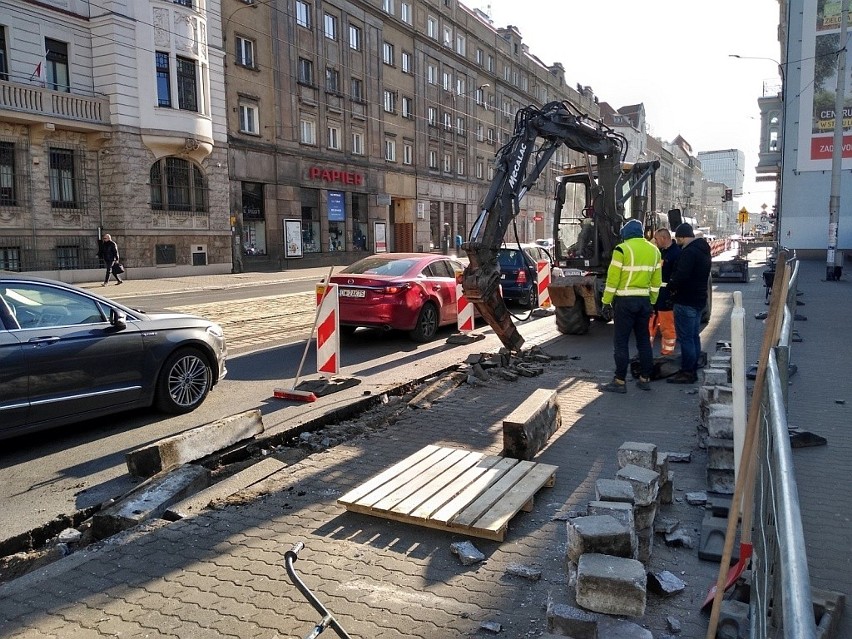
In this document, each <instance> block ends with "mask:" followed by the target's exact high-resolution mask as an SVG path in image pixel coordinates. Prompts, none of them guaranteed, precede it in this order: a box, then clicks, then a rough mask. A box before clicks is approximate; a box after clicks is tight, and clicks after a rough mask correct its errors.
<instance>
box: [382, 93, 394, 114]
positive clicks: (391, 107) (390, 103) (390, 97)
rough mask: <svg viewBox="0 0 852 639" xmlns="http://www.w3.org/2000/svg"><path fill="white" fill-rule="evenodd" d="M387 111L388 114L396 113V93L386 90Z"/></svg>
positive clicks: (385, 102) (385, 103)
mask: <svg viewBox="0 0 852 639" xmlns="http://www.w3.org/2000/svg"><path fill="white" fill-rule="evenodd" d="M384 105H385V111H387V112H388V113H396V93H395V92H394V91H388V90H387V89H385V99H384Z"/></svg>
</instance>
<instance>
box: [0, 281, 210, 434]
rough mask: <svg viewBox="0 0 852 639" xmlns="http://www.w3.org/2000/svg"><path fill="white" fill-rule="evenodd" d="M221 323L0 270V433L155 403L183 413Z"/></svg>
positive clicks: (193, 401) (200, 388)
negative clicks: (138, 307)
mask: <svg viewBox="0 0 852 639" xmlns="http://www.w3.org/2000/svg"><path fill="white" fill-rule="evenodd" d="M226 354H227V349H226V346H225V338H224V335H223V333H222V328H221V327H220V326H219V325H218V324H215V323H213V322H210V321H208V320H205V319H201V318H199V317H193V316H191V315H183V314H180V313H144V312H141V311H136V310H133V309H131V308H128V307H126V306H122V305H120V304H118V303H116V302H114V301H112V300H109V299H106V298H105V297H101V296H100V295H96V294H95V293H91V292H89V291H86V290H84V289H81V288H77V287H75V286H71V285H69V284H64V283H61V282H56V281H53V280H48V279H42V278H36V277H25V276H21V275H16V274H11V273H4V274H0V439H3V438H7V437H14V436H17V435H19V434H22V433H26V432H30V431H35V430H39V429H42V428H49V427H54V426H62V425H64V424H69V423H72V422H76V421H81V420H84V419H91V418H93V417H99V416H102V415H107V414H110V413H115V412H118V411H123V410H128V409H132V408H138V407H145V406H151V405H156V407H157V408H158V409H160V410H162V411H164V412H167V413H174V414H179V413H188V412H189V411H192V410H194V409H195V408H197V407H198V406H200V405H201V403H202V402H203V401H204V399H205V398H206V397H207V394H208V393H209V392H210V390H211V389H212V388H213V386H214V385H215V384H216V383H217V382H218V381H219V380H220V379H222V378H223V377H224V376H225V373H226V369H225V357H226Z"/></svg>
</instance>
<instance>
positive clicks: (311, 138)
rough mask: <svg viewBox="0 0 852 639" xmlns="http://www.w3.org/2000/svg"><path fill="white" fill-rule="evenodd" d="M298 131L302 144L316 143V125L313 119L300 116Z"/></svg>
mask: <svg viewBox="0 0 852 639" xmlns="http://www.w3.org/2000/svg"><path fill="white" fill-rule="evenodd" d="M299 128H300V133H301V138H300V140H301V142H302V144H316V143H317V125H316V122H314V121H313V120H308V119H306V118H302V121H301V123H300V125H299Z"/></svg>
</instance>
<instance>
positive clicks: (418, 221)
mask: <svg viewBox="0 0 852 639" xmlns="http://www.w3.org/2000/svg"><path fill="white" fill-rule="evenodd" d="M223 31H224V34H225V47H226V52H227V53H226V64H225V68H226V84H227V93H228V101H229V105H231V108H229V109H228V118H229V127H228V130H229V155H230V161H229V166H230V178H231V200H230V206H231V211H232V214H234V216H235V217H236V218H237V219H236V224H237V227H238V230H239V235H240V241H241V243H242V244H243V246H244V249H245V250H244V252H245V253H249V254H248V255H245V256H244V257H243V258H242V259H243V260H244V261H246V262H248V261H252V262H254V263H255V264H254V265H253V268H258V267H260V265H266V266H268V267H269V268H281V267H288V268H292V267H294V266H298V265H304V266H307V265H320V264H345V263H349V262H351V261H353V260H354V259H357V257H359V256H361V255H363V254H365V253H366V252H372V251H382V250H397V251H409V250H414V251H418V250H423V251H429V250H442V249H445V250H455V246H456V242H457V239H458V238H464V239H466V238H467V234H468V233H469V231H470V229H471V227H472V226H473V223H474V221H475V219H476V217H477V216H478V215H479V212H480V211H479V204H480V202H481V200H482V198H483V196H484V195H485V193H486V191H487V189H488V187H489V186H490V180H491V178H492V177H493V171H494V155H495V152H496V151H497V150H498V149H499V148H500V146H501V145H503V144H504V143H506V142H507V141H508V140H509V139H510V136H511V135H512V132H513V130H514V125H515V115H516V113H517V112H518V110H519V109H520V108H521V107H524V106H527V105H529V104H535V105H539V106H540V105H542V104H544V103H547V102H550V101H553V100H568V101H570V102H571V103H573V104H574V105H576V106H577V107H578V108H579V109H580V110H581V111H583V112H584V113H587V114H590V115H592V116H593V117H598V116H599V111H598V107H597V104H596V101H595V99H594V96H592V95H589V94H586V93H581V92H578V91H575V90H574V89H572V88H570V87H568V86H566V84H565V78H564V69H563V67H562V65H561V64H559V63H554V64H552V65H546V64H544V63H542V62H541V61H540V60H539V59H538V58H536V57H535V56H534V55H533V54H532V53H531V52H530V51H529V49H528V47H527V45H526V44H525V43H524V42H523V39H522V37H521V34H520V33H519V32H518V30H517V29H516V28H514V27H511V26H510V27H507V28H495V27H494V25H493V24H492V23H491V21H490V20H489V19H488V17H487V16H486V15H485V14H484V13H482V12H480V11H478V10H471V9H469V8H467V7H465V6H464V5H462V4H460V3H458V2H457V0H416V1H415V0H381V1H380V0H352V1H348V2H347V1H337V2H318V1H311V0H294V2H292V3H285V2H284V1H283V0H280V1H276V0H273V1H271V2H268V3H246V2H243V1H242V0H239V1H238V0H230V1H229V2H225V3H224V7H223ZM580 161H582V158H581V156H579V154H576V153H574V152H571V151H568V150H567V149H564V148H563V149H562V150H560V151H559V152H558V153H557V154H556V155H555V156H554V158H553V160H552V162H553V165H554V167H553V169H554V170H552V171H546V172H545V173H544V174H543V176H542V179H541V180H540V181H539V183H538V184H537V185H536V186H535V187H534V188H533V189H532V190H531V191H530V192H529V193H528V194H527V196H526V197H525V198H524V200H522V202H521V210H520V213H519V215H518V217H517V219H516V222H517V236H518V239H520V240H522V241H530V240H533V239H535V238H537V237H546V236H549V235H550V232H549V230H548V229H549V228H550V227H551V220H552V212H551V211H550V208H551V207H552V195H551V194H552V193H553V188H554V179H555V174H556V172H557V169H558V168H559V167H561V166H562V165H564V164H567V163H574V164H577V163H578V162H580ZM511 239H514V231H512V230H510V231H509V233H508V234H507V240H511ZM258 263H259V264H258ZM247 267H248V265H247Z"/></svg>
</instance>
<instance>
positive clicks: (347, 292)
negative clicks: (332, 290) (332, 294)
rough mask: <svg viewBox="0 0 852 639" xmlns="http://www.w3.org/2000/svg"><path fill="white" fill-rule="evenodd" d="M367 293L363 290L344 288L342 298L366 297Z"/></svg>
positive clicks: (341, 293)
mask: <svg viewBox="0 0 852 639" xmlns="http://www.w3.org/2000/svg"><path fill="white" fill-rule="evenodd" d="M366 295H367V291H365V290H364V289H363V288H342V289H340V297H365V296H366Z"/></svg>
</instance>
